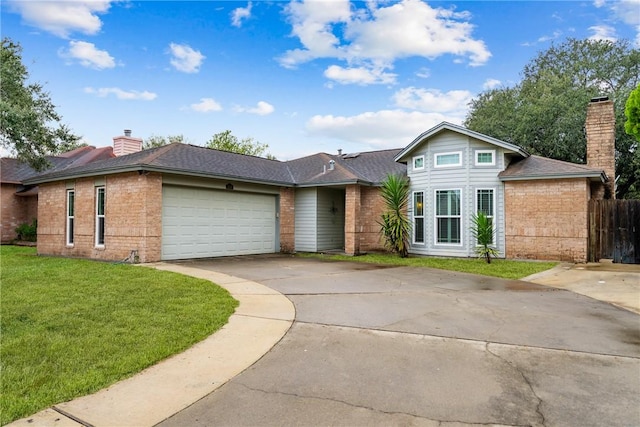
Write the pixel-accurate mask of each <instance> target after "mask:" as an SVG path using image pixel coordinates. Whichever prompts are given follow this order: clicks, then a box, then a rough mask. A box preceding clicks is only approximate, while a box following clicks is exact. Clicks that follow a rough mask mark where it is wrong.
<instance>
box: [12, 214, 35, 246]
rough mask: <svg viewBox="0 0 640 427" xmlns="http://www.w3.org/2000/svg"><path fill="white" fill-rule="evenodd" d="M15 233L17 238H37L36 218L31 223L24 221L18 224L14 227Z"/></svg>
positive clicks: (30, 240) (27, 239)
mask: <svg viewBox="0 0 640 427" xmlns="http://www.w3.org/2000/svg"><path fill="white" fill-rule="evenodd" d="M16 233H17V234H18V239H17V240H24V241H27V242H35V241H36V240H37V239H38V220H37V219H34V220H33V222H32V223H31V224H28V223H26V222H25V223H24V224H21V225H19V226H18V227H16Z"/></svg>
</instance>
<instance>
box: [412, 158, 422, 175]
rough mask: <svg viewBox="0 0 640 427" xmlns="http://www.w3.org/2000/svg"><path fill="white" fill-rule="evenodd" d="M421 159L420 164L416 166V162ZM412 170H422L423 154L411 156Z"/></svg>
mask: <svg viewBox="0 0 640 427" xmlns="http://www.w3.org/2000/svg"><path fill="white" fill-rule="evenodd" d="M419 160H422V166H416V162H417V161H419ZM413 170H414V171H419V170H424V155H423V156H415V157H414V158H413Z"/></svg>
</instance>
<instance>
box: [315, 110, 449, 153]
mask: <svg viewBox="0 0 640 427" xmlns="http://www.w3.org/2000/svg"><path fill="white" fill-rule="evenodd" d="M442 121H448V122H451V123H455V124H460V123H462V118H461V117H456V116H449V115H444V114H441V113H423V112H419V111H412V112H407V111H403V110H382V111H376V112H366V113H362V114H358V115H356V116H333V115H326V116H320V115H317V116H313V117H312V118H311V119H309V121H308V122H307V124H306V129H307V131H308V132H309V133H311V134H314V135H319V136H324V137H328V138H336V139H340V140H343V141H349V142H360V143H363V144H368V145H371V146H372V147H374V148H397V147H404V146H406V145H408V144H409V143H410V142H411V141H413V139H414V138H415V137H416V136H418V135H420V134H421V133H422V132H424V131H425V130H427V129H430V128H432V127H433V126H435V125H437V124H438V123H440V122H442Z"/></svg>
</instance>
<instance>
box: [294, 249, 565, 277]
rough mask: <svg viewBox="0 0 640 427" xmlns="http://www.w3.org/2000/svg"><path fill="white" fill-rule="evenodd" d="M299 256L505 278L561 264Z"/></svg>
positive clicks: (526, 274) (462, 259) (387, 257)
mask: <svg viewBox="0 0 640 427" xmlns="http://www.w3.org/2000/svg"><path fill="white" fill-rule="evenodd" d="M299 256H303V257H312V258H322V259H329V260H335V261H352V262H365V263H370V264H381V265H403V266H410V267H427V268H439V269H441V270H451V271H460V272H463V273H473V274H480V275H483V276H493V277H501V278H503V279H522V278H523V277H527V276H530V275H532V274H534V273H539V272H541V271H545V270H548V269H550V268H553V267H555V266H556V265H558V263H557V262H540V261H512V260H504V259H493V260H491V264H487V262H486V261H485V260H484V259H477V258H435V257H409V258H400V257H399V256H398V255H392V254H378V253H375V254H367V255H362V256H347V255H327V254H299Z"/></svg>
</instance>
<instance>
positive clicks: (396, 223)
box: [378, 175, 411, 258]
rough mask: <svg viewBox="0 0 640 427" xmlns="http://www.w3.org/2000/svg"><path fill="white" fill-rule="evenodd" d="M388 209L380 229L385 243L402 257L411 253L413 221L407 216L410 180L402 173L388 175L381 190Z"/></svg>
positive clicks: (380, 222) (380, 223) (383, 215)
mask: <svg viewBox="0 0 640 427" xmlns="http://www.w3.org/2000/svg"><path fill="white" fill-rule="evenodd" d="M380 194H381V196H382V199H383V200H384V203H385V207H386V211H385V212H384V213H383V214H382V218H381V221H378V224H379V225H380V231H381V232H382V236H383V237H384V240H385V245H386V246H387V248H389V249H390V250H391V251H392V252H397V253H398V254H400V256H401V257H402V258H406V257H407V256H408V255H409V235H410V233H411V223H410V222H409V219H408V218H407V214H406V212H407V203H408V200H409V181H408V180H407V178H406V177H404V176H400V175H387V178H386V179H385V180H384V182H383V183H382V188H381V190H380Z"/></svg>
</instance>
